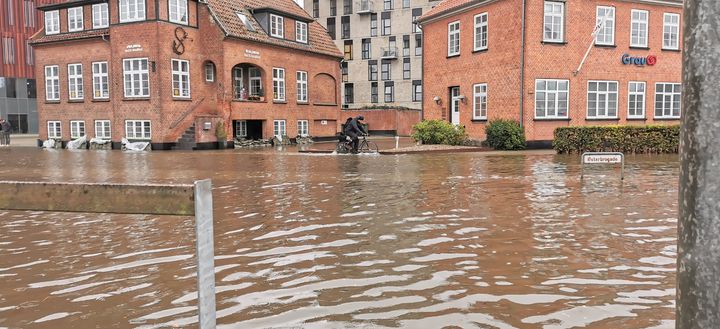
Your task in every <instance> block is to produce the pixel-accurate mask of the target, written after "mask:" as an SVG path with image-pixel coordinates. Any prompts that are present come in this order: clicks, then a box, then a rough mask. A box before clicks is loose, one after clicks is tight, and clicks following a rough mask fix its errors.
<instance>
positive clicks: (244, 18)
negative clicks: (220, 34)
mask: <svg viewBox="0 0 720 329" xmlns="http://www.w3.org/2000/svg"><path fill="white" fill-rule="evenodd" d="M237 15H238V17H239V18H240V20H241V21H242V22H243V24H245V28H247V29H248V31H255V28H254V27H253V26H252V24H250V19H249V18H248V17H247V16H245V14H243V13H240V12H238V13H237Z"/></svg>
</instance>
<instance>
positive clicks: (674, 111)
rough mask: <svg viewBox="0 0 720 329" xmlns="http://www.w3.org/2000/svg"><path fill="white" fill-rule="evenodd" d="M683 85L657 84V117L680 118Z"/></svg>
mask: <svg viewBox="0 0 720 329" xmlns="http://www.w3.org/2000/svg"><path fill="white" fill-rule="evenodd" d="M681 95H682V86H681V85H680V84H679V83H668V82H659V83H656V84H655V118H660V119H665V118H669V119H677V118H680V107H681V106H680V104H681V98H680V97H681Z"/></svg>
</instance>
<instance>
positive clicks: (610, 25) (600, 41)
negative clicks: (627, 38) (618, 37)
mask: <svg viewBox="0 0 720 329" xmlns="http://www.w3.org/2000/svg"><path fill="white" fill-rule="evenodd" d="M601 10H602V13H603V16H605V15H607V18H606V19H605V23H604V24H603V26H602V27H600V23H602V19H603V16H600V11H601ZM608 12H609V13H610V15H608V14H607V13H608ZM595 26H598V27H599V29H598V31H597V34H596V35H595V44H596V45H606V46H614V45H615V7H609V6H597V8H596V9H595Z"/></svg>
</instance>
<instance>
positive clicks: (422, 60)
mask: <svg viewBox="0 0 720 329" xmlns="http://www.w3.org/2000/svg"><path fill="white" fill-rule="evenodd" d="M417 26H418V28H420V31H422V30H423V26H422V25H421V24H420V22H418V24H417ZM420 38H421V39H420V40H422V41H421V42H422V46H423V52H422V54H420V88H422V94H420V121H423V120H425V93H426V92H427V89H425V32H421V34H420ZM415 48H417V42H416V43H415ZM414 93H415V88H413V94H414Z"/></svg>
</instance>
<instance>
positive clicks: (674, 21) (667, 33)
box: [663, 13, 680, 50]
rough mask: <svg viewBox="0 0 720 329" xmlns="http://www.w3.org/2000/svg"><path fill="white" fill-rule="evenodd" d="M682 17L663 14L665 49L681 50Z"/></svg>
mask: <svg viewBox="0 0 720 329" xmlns="http://www.w3.org/2000/svg"><path fill="white" fill-rule="evenodd" d="M679 39H680V15H679V14H671V13H665V14H663V49H673V50H677V49H680V41H679Z"/></svg>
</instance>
